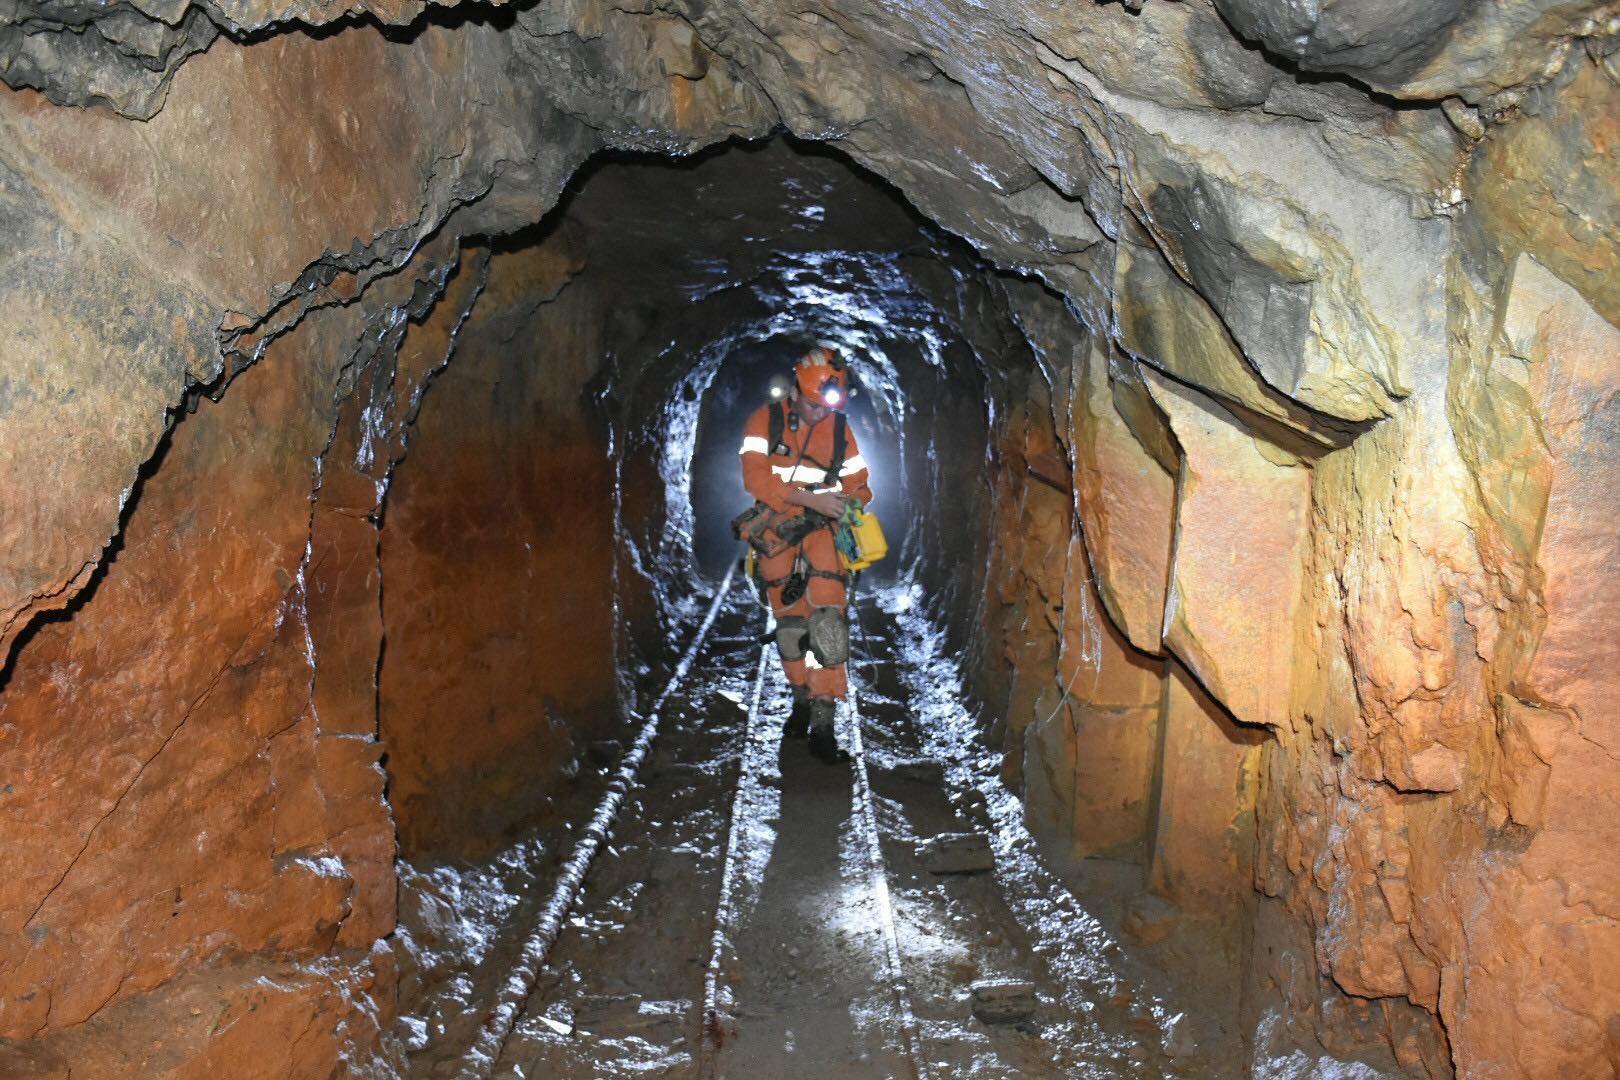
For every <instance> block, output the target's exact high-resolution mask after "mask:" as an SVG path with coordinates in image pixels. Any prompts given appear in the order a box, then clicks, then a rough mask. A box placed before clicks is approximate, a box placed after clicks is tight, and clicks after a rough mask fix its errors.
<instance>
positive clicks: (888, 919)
mask: <svg viewBox="0 0 1620 1080" xmlns="http://www.w3.org/2000/svg"><path fill="white" fill-rule="evenodd" d="M849 617H850V618H851V619H853V620H854V621H855V626H856V629H857V630H859V631H860V635H861V643H862V645H863V646H865V648H866V657H865V660H866V663H867V664H870V663H871V662H872V649H871V646H870V644H868V642H867V639H866V628H865V627H864V626H862V625H861V621H860V615H859V614H858V613H857V611H856V609H855V605H854V604H851V605H850V608H849ZM868 685H870V684H868ZM848 714H849V753H850V757H851V758H852V763H853V765H854V773H855V815H856V817H857V819H859V821H860V825H861V833H862V838H863V839H864V840H865V841H866V850H867V857H868V858H869V859H870V861H871V873H872V880H873V885H872V890H873V893H874V894H875V895H876V898H877V907H878V912H879V914H880V915H881V916H882V919H883V951H884V959H885V961H886V963H887V966H888V969H889V987H890V989H891V990H892V991H893V992H894V998H895V1005H896V1007H897V1009H898V1010H899V1014H900V1037H901V1041H902V1042H903V1043H904V1044H905V1048H906V1054H907V1055H908V1056H909V1057H910V1058H911V1066H912V1073H913V1075H914V1076H916V1077H917V1080H928V1060H927V1058H925V1057H924V1056H923V1050H922V1030H921V1028H920V1027H919V1026H918V1024H917V1014H916V1011H915V1010H914V1009H913V1008H912V1005H911V988H910V986H909V985H907V983H906V975H905V972H904V971H903V970H902V969H901V957H900V937H899V935H898V934H897V933H896V931H895V928H894V905H893V904H892V903H891V902H890V899H889V871H888V864H887V863H886V862H885V861H884V859H883V847H882V844H881V841H880V839H879V836H878V827H877V812H876V811H875V810H874V809H873V805H872V781H871V778H870V777H869V776H868V775H867V771H866V745H865V740H864V739H863V738H862V737H861V712H860V694H859V692H858V691H856V690H851V692H850V696H849V710H848Z"/></svg>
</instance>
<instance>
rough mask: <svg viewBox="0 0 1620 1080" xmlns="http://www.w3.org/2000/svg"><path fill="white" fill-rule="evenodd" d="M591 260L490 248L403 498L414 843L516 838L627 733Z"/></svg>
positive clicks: (394, 729)
mask: <svg viewBox="0 0 1620 1080" xmlns="http://www.w3.org/2000/svg"><path fill="white" fill-rule="evenodd" d="M576 259H577V256H573V255H571V254H570V253H569V251H568V249H567V245H566V244H565V243H564V242H562V241H558V240H553V241H552V242H549V243H545V244H541V245H539V246H536V247H530V248H525V249H521V250H519V251H516V252H509V253H503V254H499V255H497V256H495V258H494V260H493V261H492V263H491V266H490V272H489V281H488V284H487V285H486V287H485V289H484V293H483V295H482V296H481V297H480V300H479V306H478V310H477V312H476V314H475V317H474V318H473V319H472V320H471V321H470V322H469V323H468V325H467V326H466V327H465V328H464V329H463V330H462V332H461V335H460V340H459V341H458V343H457V347H456V360H455V362H454V363H453V364H451V365H449V366H448V367H447V368H446V370H445V371H444V373H443V374H442V375H441V376H439V378H438V379H437V381H436V383H435V386H434V389H433V393H432V394H431V395H430V396H429V397H427V398H426V399H425V401H424V404H423V408H422V412H421V414H420V416H419V417H418V419H417V421H416V424H415V426H414V429H413V434H412V440H411V442H412V456H411V457H410V458H408V459H407V460H406V461H405V462H402V463H401V466H400V468H399V470H398V472H397V473H396V476H395V480H394V486H393V490H392V491H391V492H390V495H389V500H388V509H387V527H386V528H385V529H384V530H383V531H382V534H381V547H382V551H381V566H382V574H383V580H384V582H385V583H386V592H385V594H384V597H383V605H382V607H383V612H384V619H383V624H384V631H385V633H386V638H387V651H386V653H385V655H384V657H383V660H382V664H381V675H380V681H379V685H378V688H377V694H378V697H379V705H378V716H379V721H378V723H379V730H380V734H381V737H382V739H383V741H384V743H385V745H386V746H387V748H388V763H387V764H388V776H389V802H390V804H391V805H392V807H393V808H394V815H395V819H396V821H397V823H398V827H399V838H400V846H401V851H402V852H403V853H404V854H405V855H406V856H408V857H414V856H416V855H419V854H421V853H423V852H427V851H432V852H435V853H438V854H441V855H442V854H454V855H459V856H461V857H476V856H479V855H487V854H489V853H490V852H492V851H494V850H497V849H499V848H502V847H505V846H507V845H508V844H510V843H511V842H512V841H513V840H514V839H515V838H516V837H515V834H516V832H517V831H518V830H520V829H521V828H522V827H523V826H524V825H526V824H527V823H529V822H531V821H533V820H534V818H535V816H536V814H537V812H538V811H539V810H540V809H541V808H542V807H543V806H544V803H545V798H546V796H547V794H548V792H549V791H550V790H551V788H552V787H553V785H554V784H555V782H556V779H557V777H558V774H559V772H560V770H562V769H564V768H567V767H569V766H570V765H571V764H572V763H573V762H574V761H575V760H576V758H577V757H578V756H579V753H580V752H581V751H582V750H583V746H584V743H585V742H587V741H588V740H590V739H592V738H606V737H608V736H610V735H613V734H616V733H617V732H618V730H619V717H618V706H617V702H616V700H615V698H616V695H615V689H616V687H615V679H614V667H615V655H614V626H613V618H614V582H613V567H612V564H613V551H614V520H613V516H614V498H613V485H614V469H613V462H612V460H611V459H610V458H609V456H608V455H607V453H606V452H605V448H606V444H607V438H606V431H605V418H603V417H602V416H601V415H600V414H597V413H595V412H594V410H593V409H592V408H591V407H590V405H589V403H588V402H587V401H586V400H585V387H586V386H587V384H588V383H589V382H590V381H591V380H592V379H593V378H595V377H596V375H597V374H598V369H599V367H600V365H601V362H602V359H603V354H602V344H601V334H602V329H603V321H604V320H603V310H602V309H603V305H602V302H601V299H600V297H599V296H597V295H595V294H594V293H593V292H592V291H591V290H590V288H589V285H588V283H586V284H582V285H581V286H580V287H578V288H574V287H567V286H568V282H569V278H570V277H571V276H572V275H573V274H574V273H575V272H577V271H578V270H579V269H580V264H579V263H578V262H577V261H576ZM559 292H560V295H558V294H559ZM317 685H318V684H317Z"/></svg>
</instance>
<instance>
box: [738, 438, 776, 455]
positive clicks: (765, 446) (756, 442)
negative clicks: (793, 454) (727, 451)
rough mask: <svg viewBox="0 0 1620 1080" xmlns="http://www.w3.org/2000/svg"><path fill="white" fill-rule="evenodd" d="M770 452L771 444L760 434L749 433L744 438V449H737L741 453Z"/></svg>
mask: <svg viewBox="0 0 1620 1080" xmlns="http://www.w3.org/2000/svg"><path fill="white" fill-rule="evenodd" d="M770 452H771V444H770V443H768V442H766V441H765V440H764V439H762V438H761V437H760V436H758V435H749V436H747V437H745V438H744V439H743V444H742V449H741V450H738V451H737V453H739V454H769V453H770Z"/></svg>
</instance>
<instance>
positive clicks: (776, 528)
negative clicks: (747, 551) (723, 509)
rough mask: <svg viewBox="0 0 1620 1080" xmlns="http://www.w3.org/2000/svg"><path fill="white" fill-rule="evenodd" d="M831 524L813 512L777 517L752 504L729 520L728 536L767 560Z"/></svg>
mask: <svg viewBox="0 0 1620 1080" xmlns="http://www.w3.org/2000/svg"><path fill="white" fill-rule="evenodd" d="M832 523H833V519H832V518H829V517H826V516H824V515H822V514H818V513H816V512H814V511H813V510H806V511H804V512H803V513H801V514H779V513H777V512H776V511H775V510H772V509H771V508H770V507H769V506H766V505H765V504H764V503H762V502H756V503H755V504H754V505H753V506H751V507H749V508H748V509H747V510H744V511H743V512H742V513H740V514H738V515H737V516H736V517H735V518H732V520H731V533H732V535H733V536H735V537H736V538H737V539H738V540H741V541H743V542H744V543H746V544H747V545H748V546H749V547H751V548H753V549H754V550H755V551H757V552H759V554H760V555H761V556H763V557H764V558H767V559H768V558H770V557H771V556H772V555H777V554H780V553H781V552H783V551H785V550H786V549H788V548H790V547H793V546H795V545H797V544H799V543H802V542H803V541H804V538H805V537H806V536H809V535H810V534H811V533H813V532H815V531H816V530H817V529H824V528H826V527H827V526H828V525H831V524H832Z"/></svg>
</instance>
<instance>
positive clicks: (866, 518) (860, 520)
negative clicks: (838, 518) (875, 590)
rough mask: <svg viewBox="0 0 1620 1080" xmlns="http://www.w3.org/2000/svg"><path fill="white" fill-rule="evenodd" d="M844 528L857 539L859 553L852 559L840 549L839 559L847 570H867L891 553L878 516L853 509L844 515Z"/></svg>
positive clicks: (856, 546)
mask: <svg viewBox="0 0 1620 1080" xmlns="http://www.w3.org/2000/svg"><path fill="white" fill-rule="evenodd" d="M844 527H845V528H847V529H848V530H849V532H850V535H851V536H852V537H854V538H855V550H856V551H857V552H859V554H858V555H857V556H856V557H855V558H853V559H851V558H850V557H849V556H848V555H847V554H845V553H844V551H843V549H842V548H840V549H839V552H838V558H839V561H840V562H842V563H843V564H844V569H845V570H865V569H866V568H867V567H868V566H871V565H872V564H873V563H875V562H877V561H878V560H879V559H881V558H883V557H884V556H885V555H887V554H888V553H889V541H888V540H886V539H884V536H883V526H882V525H880V524H878V519H877V515H876V514H868V513H867V512H866V511H865V510H861V509H857V508H855V507H851V508H850V509H849V510H848V511H846V512H845V514H844Z"/></svg>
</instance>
